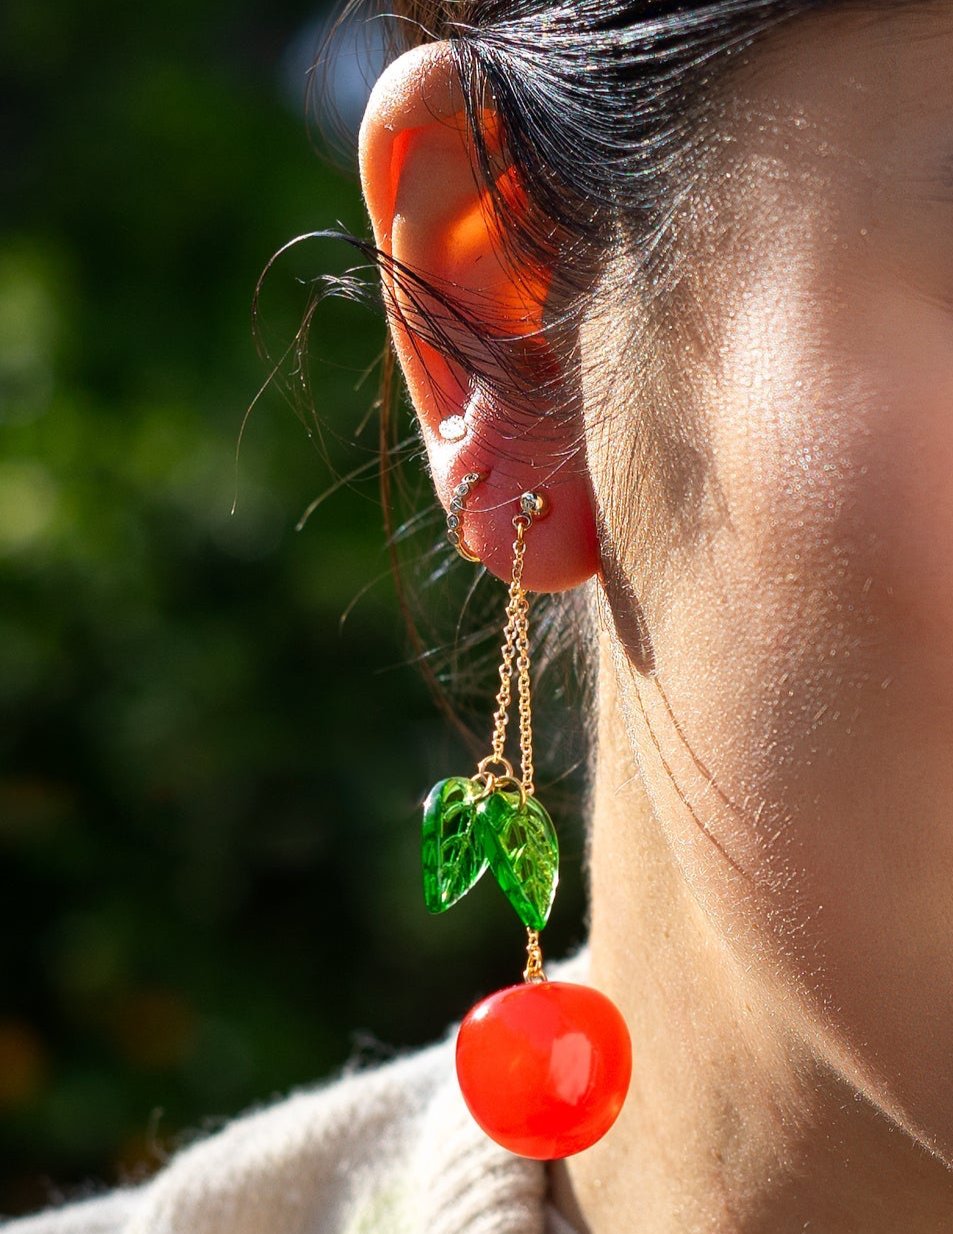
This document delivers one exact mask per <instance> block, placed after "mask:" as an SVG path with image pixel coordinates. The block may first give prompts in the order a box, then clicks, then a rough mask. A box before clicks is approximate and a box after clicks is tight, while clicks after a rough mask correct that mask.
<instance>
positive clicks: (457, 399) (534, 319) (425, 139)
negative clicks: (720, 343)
mask: <svg viewBox="0 0 953 1234" xmlns="http://www.w3.org/2000/svg"><path fill="white" fill-rule="evenodd" d="M483 121H484V125H485V132H484V136H485V138H487V145H488V148H489V152H490V157H491V161H492V159H493V156H494V154H495V153H496V151H497V150H498V149H499V145H498V143H497V142H496V141H495V118H494V116H493V115H492V113H485V114H484V116H483ZM360 161H361V180H362V185H363V188H364V195H365V200H366V202H367V207H368V211H369V214H370V217H371V223H372V226H373V228H374V236H375V242H376V244H377V247H378V248H379V250H380V251H381V253H382V261H381V277H382V280H383V290H384V297H385V303H386V305H387V310H388V318H389V322H390V326H391V330H392V334H393V339H394V347H395V350H396V352H397V356H398V359H399V360H400V364H401V368H402V369H403V372H404V377H405V379H406V382H407V387H408V391H409V393H410V396H411V399H412V401H413V403H414V407H415V410H416V412H417V415H418V417H419V420H420V424H421V430H422V435H423V439H424V442H425V445H426V448H427V453H428V457H429V461H430V468H431V473H432V476H433V480H434V484H435V486H436V489H437V495H438V497H439V498H440V500H441V502H442V503H443V505H444V507H445V508H447V507H448V506H449V503H450V500H451V495H452V491H453V489H454V487H455V486H456V484H457V483H458V482H459V480H460V478H461V477H462V476H463V475H464V474H466V473H468V472H473V471H476V472H479V473H480V474H481V475H483V476H485V477H486V480H485V482H484V483H483V484H481V486H480V491H479V494H478V495H476V494H475V498H474V503H473V507H472V508H468V510H467V513H466V520H467V526H466V542H467V544H469V545H470V547H471V548H472V549H474V551H475V552H476V553H477V554H478V555H479V557H480V559H481V561H482V562H483V564H484V565H486V566H487V568H488V569H489V570H491V571H492V572H493V573H495V574H497V575H499V576H500V577H501V578H508V574H509V569H510V549H511V543H512V539H513V529H512V526H511V519H512V517H513V515H514V514H515V513H516V510H517V501H518V498H519V495H520V493H521V492H522V491H524V490H526V489H534V488H544V489H546V490H547V493H548V495H549V498H550V504H551V509H552V512H551V515H550V516H548V517H547V518H546V519H545V520H543V521H542V522H541V523H540V524H539V526H538V528H534V535H533V545H532V550H531V551H530V552H528V553H527V558H526V584H527V586H528V587H529V588H530V589H532V590H539V591H558V590H563V589H565V588H567V587H573V586H576V585H577V584H578V583H580V582H582V581H583V580H584V579H585V578H587V577H589V576H590V575H591V574H593V573H594V572H595V570H596V569H597V564H598V552H597V543H596V534H595V519H594V517H593V508H592V497H591V490H590V485H589V479H588V473H587V471H586V468H585V462H584V458H583V455H582V450H581V448H580V444H579V442H578V441H577V440H575V436H576V434H577V432H578V421H576V422H575V423H573V424H569V423H566V422H565V419H563V420H562V421H561V420H560V417H559V416H557V415H555V414H554V387H555V388H556V390H558V386H559V382H558V380H557V381H555V382H554V381H553V380H551V377H552V373H553V371H554V369H556V368H557V367H558V366H556V365H555V364H554V359H553V357H552V354H551V351H550V347H549V343H548V341H547V340H546V338H545V336H544V334H543V331H542V326H543V311H544V305H545V300H546V294H547V287H548V272H547V271H545V270H539V269H530V268H527V263H524V264H523V266H521V267H520V268H519V269H516V268H515V266H514V263H513V261H512V260H510V259H509V258H508V256H505V255H504V254H505V248H504V236H503V230H504V228H505V226H506V222H507V219H501V218H500V217H499V211H498V210H497V209H496V208H495V205H494V203H495V202H500V201H503V202H505V205H506V211H507V215H508V217H509V219H510V221H512V218H513V217H515V216H516V214H517V212H518V211H519V210H521V209H523V208H525V206H524V203H523V201H522V200H521V190H520V186H519V184H518V182H517V179H516V177H515V175H514V173H513V170H512V168H511V167H508V166H507V163H506V161H505V160H504V159H502V158H501V159H500V160H499V166H498V168H497V167H494V169H493V170H494V172H495V174H496V181H495V192H493V193H492V194H491V193H490V191H489V189H488V187H487V186H486V185H485V184H481V183H480V179H479V176H478V175H477V173H476V171H475V159H474V150H473V141H472V138H471V135H470V132H469V127H468V123H467V118H466V108H465V105H464V98H463V95H462V92H461V89H460V86H459V81H458V77H457V73H456V67H455V64H454V60H453V56H452V54H451V49H450V47H449V45H448V44H446V43H443V44H430V45H428V46H426V47H422V48H417V49H415V50H414V51H411V52H408V53H406V54H405V55H404V56H402V57H401V58H400V59H399V60H397V61H396V62H395V63H394V64H393V65H392V66H391V67H390V68H389V69H388V70H387V72H386V73H385V74H384V76H383V77H382V78H381V79H380V81H379V82H378V83H377V85H376V86H375V89H374V92H373V94H372V96H371V99H370V102H369V104H368V108H367V112H366V114H365V117H364V122H363V125H362V127H361V139H360ZM517 370H518V373H519V376H518V377H517V376H516V374H517ZM511 376H512V383H511V384H512V386H513V389H514V394H515V393H516V391H519V394H518V397H517V398H514V399H507V398H506V397H505V392H506V390H507V383H508V379H509V378H510V377H511ZM481 377H482V378H483V380H481ZM516 402H518V403H519V406H516V405H515V403H516ZM572 419H573V420H575V417H572ZM461 420H462V423H463V425H464V427H465V431H464V432H463V433H462V434H461V433H460V432H459V431H456V432H454V433H452V434H451V433H448V432H446V431H445V432H443V433H442V432H441V426H442V425H444V426H445V425H446V424H447V423H448V422H451V423H453V424H454V425H455V426H457V428H459V426H460V424H461Z"/></svg>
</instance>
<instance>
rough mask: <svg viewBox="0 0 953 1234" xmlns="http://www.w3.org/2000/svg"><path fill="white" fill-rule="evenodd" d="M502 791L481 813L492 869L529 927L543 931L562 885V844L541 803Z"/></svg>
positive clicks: (478, 816)
mask: <svg viewBox="0 0 953 1234" xmlns="http://www.w3.org/2000/svg"><path fill="white" fill-rule="evenodd" d="M519 802H520V799H519V794H518V793H507V792H503V791H500V790H498V791H497V792H495V793H491V794H490V796H489V797H486V798H485V799H484V800H483V801H481V802H479V804H478V805H477V807H476V827H477V830H478V832H479V837H480V842H481V844H482V845H483V849H484V851H485V853H486V856H487V860H488V861H489V864H490V869H491V870H492V871H493V873H494V874H495V875H496V880H497V882H498V883H499V884H500V887H501V888H502V889H503V893H504V894H505V896H506V898H507V899H508V900H509V902H510V903H511V904H512V905H513V908H514V909H515V910H516V915H517V916H518V917H519V919H520V921H522V923H523V925H525V926H528V927H529V928H530V929H531V930H541V929H542V928H543V926H544V925H545V924H546V922H547V920H548V919H549V910H550V909H551V908H552V906H553V897H554V896H555V894H556V884H557V882H558V881H559V841H558V840H557V839H556V831H555V829H554V827H553V822H552V819H551V818H550V817H549V814H548V813H547V811H546V809H545V807H544V806H542V805H541V804H540V803H539V802H538V801H537V800H536V798H535V797H527V799H526V804H525V805H524V806H522V808H521V807H520V803H519Z"/></svg>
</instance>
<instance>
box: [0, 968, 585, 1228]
mask: <svg viewBox="0 0 953 1234" xmlns="http://www.w3.org/2000/svg"><path fill="white" fill-rule="evenodd" d="M586 967H587V957H586V954H585V952H583V953H580V954H579V955H577V956H576V957H574V959H573V960H571V961H569V962H566V963H564V964H562V965H558V966H555V967H554V970H553V973H552V975H553V976H557V975H558V976H559V977H560V978H562V979H569V980H580V979H584V976H585V970H586ZM557 970H558V971H557ZM453 1047H454V1042H453V1035H452V1034H451V1035H450V1036H449V1037H448V1038H447V1039H446V1040H444V1041H443V1042H441V1043H440V1044H439V1045H436V1046H432V1047H430V1048H429V1049H427V1050H423V1051H421V1052H419V1053H417V1054H413V1055H409V1056H407V1057H404V1058H400V1059H398V1060H396V1061H394V1062H391V1063H388V1064H386V1065H384V1066H381V1067H377V1068H374V1069H373V1070H368V1071H363V1072H356V1073H351V1074H345V1075H344V1076H342V1077H340V1078H338V1079H337V1080H336V1081H335V1082H333V1083H331V1084H328V1085H324V1086H322V1087H319V1088H316V1089H309V1090H307V1091H303V1092H299V1093H296V1094H294V1095H293V1096H291V1097H289V1098H286V1099H285V1100H284V1101H281V1102H280V1103H278V1104H277V1105H274V1106H272V1107H270V1108H268V1109H264V1110H262V1111H259V1112H257V1113H253V1114H250V1115H246V1116H244V1117H242V1118H240V1119H237V1120H236V1121H235V1122H233V1123H230V1124H229V1125H228V1126H226V1127H225V1128H224V1129H223V1130H221V1131H219V1132H217V1133H216V1134H214V1135H212V1136H209V1137H208V1138H207V1139H203V1140H200V1141H198V1142H197V1143H195V1144H193V1145H192V1146H191V1147H189V1148H187V1149H185V1150H184V1151H182V1152H180V1153H179V1154H178V1155H176V1156H175V1157H173V1158H172V1160H171V1161H170V1162H169V1164H168V1165H166V1166H165V1168H164V1169H163V1170H162V1171H161V1172H160V1173H159V1174H157V1175H156V1176H155V1178H153V1179H152V1180H151V1181H150V1182H148V1183H147V1184H145V1185H143V1186H140V1187H136V1188H128V1189H120V1190H118V1191H113V1192H110V1193H108V1194H107V1195H104V1196H102V1197H99V1198H96V1199H91V1200H86V1201H83V1202H81V1203H79V1204H72V1205H67V1206H65V1207H62V1208H58V1209H52V1210H49V1211H47V1212H44V1213H40V1214H39V1215H37V1216H35V1217H28V1218H24V1219H20V1220H16V1221H12V1222H8V1223H6V1224H4V1225H2V1226H0V1229H2V1230H3V1234H464V1232H466V1234H557V1231H558V1232H559V1234H563V1232H564V1231H565V1230H567V1227H565V1225H564V1223H562V1219H561V1218H559V1217H558V1215H557V1214H555V1213H554V1212H552V1210H549V1209H548V1205H547V1204H546V1190H547V1175H546V1167H545V1165H544V1164H542V1163H541V1162H538V1161H530V1160H527V1159H525V1158H523V1157H515V1156H513V1155H512V1154H511V1153H508V1152H507V1151H506V1150H505V1149H502V1148H500V1147H499V1146H498V1145H497V1144H495V1143H494V1142H493V1141H492V1140H489V1139H488V1138H487V1137H486V1136H485V1135H484V1133H483V1132H482V1131H481V1130H480V1128H479V1127H478V1126H477V1125H476V1123H474V1121H473V1119H472V1118H471V1116H470V1114H469V1112H468V1111H467V1109H466V1106H465V1105H464V1103H463V1099H462V1097H461V1096H460V1090H459V1088H458V1085H457V1080H456V1074H455V1070H454V1064H453ZM568 1234H571V1231H569V1232H568Z"/></svg>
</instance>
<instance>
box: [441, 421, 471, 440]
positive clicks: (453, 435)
mask: <svg viewBox="0 0 953 1234" xmlns="http://www.w3.org/2000/svg"><path fill="white" fill-rule="evenodd" d="M437 432H438V433H439V434H440V436H441V437H442V438H443V439H444V441H462V440H463V438H464V437H466V435H467V425H466V421H465V420H464V418H463V416H444V418H443V419H442V420H441V421H440V423H439V424H438V425H437Z"/></svg>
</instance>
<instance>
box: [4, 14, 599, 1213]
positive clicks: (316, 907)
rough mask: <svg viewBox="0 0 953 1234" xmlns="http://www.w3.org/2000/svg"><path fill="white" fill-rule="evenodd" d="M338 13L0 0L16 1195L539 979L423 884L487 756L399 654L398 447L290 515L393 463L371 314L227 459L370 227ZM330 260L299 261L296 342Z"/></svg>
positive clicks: (493, 922)
mask: <svg viewBox="0 0 953 1234" xmlns="http://www.w3.org/2000/svg"><path fill="white" fill-rule="evenodd" d="M321 17H322V14H321V13H320V12H316V11H315V9H314V7H313V6H310V5H306V4H304V3H300V2H297V0H269V2H268V3H265V2H264V0H238V2H237V3H236V2H235V0H231V3H229V4H225V3H222V2H221V0H188V3H185V2H184V0H165V3H163V4H161V5H156V6H140V5H130V4H128V3H124V4H119V3H116V2H115V0H88V2H87V3H85V4H79V3H77V0H44V3H42V4H36V3H35V0H6V3H5V4H4V5H3V7H2V10H0V80H2V95H0V99H2V102H0V108H2V112H0V122H2V131H3V147H4V151H5V157H4V170H3V181H4V191H3V195H2V204H0V209H2V227H3V230H2V235H0V877H2V884H0V888H2V889H0V1212H6V1213H13V1212H17V1211H21V1210H26V1209H29V1208H32V1207H35V1206H38V1205H40V1204H43V1203H45V1202H47V1201H48V1200H49V1199H52V1198H55V1197H56V1196H58V1195H59V1194H61V1193H65V1194H74V1193H75V1192H76V1190H77V1188H82V1187H83V1186H84V1185H85V1186H99V1185H108V1184H111V1183H114V1182H115V1181H116V1180H117V1179H121V1178H134V1177H137V1176H139V1175H141V1174H143V1173H145V1172H148V1171H149V1170H150V1169H152V1168H154V1167H155V1166H156V1165H157V1164H158V1163H159V1161H160V1160H161V1158H162V1156H163V1155H164V1154H165V1153H167V1152H168V1151H170V1150H171V1149H173V1148H174V1146H175V1144H176V1143H177V1142H178V1140H179V1138H180V1137H181V1136H182V1135H183V1134H189V1133H192V1132H194V1131H195V1130H197V1129H202V1128H205V1127H207V1126H209V1125H211V1124H210V1121H209V1120H216V1119H220V1118H225V1117H228V1116H231V1115H233V1114H235V1113H236V1112H238V1111H240V1110H241V1109H243V1108H245V1107H247V1106H248V1105H250V1104H253V1103H256V1102H261V1101H264V1100H269V1099H271V1098H272V1097H273V1096H274V1095H276V1094H279V1093H281V1092H283V1091H286V1090H287V1089H288V1088H290V1087H292V1086H295V1085H300V1084H304V1083H308V1082H312V1081H314V1080H315V1079H318V1078H320V1077H322V1076H324V1075H326V1074H330V1073H333V1071H334V1070H335V1069H336V1068H338V1067H340V1066H341V1065H342V1064H343V1063H344V1062H345V1061H346V1060H348V1059H353V1058H354V1057H355V1054H369V1055H371V1056H378V1055H385V1054H386V1053H387V1051H388V1050H390V1049H394V1048H402V1047H404V1046H409V1045H413V1044H415V1043H419V1042H422V1041H425V1040H427V1039H428V1038H431V1037H433V1036H434V1035H436V1034H437V1033H439V1032H440V1031H441V1030H442V1028H443V1026H444V1024H445V1023H446V1022H447V1021H448V1020H449V1019H450V1018H451V1017H453V1016H456V1015H459V1014H460V1013H461V1012H462V1011H463V1010H464V1009H465V1007H466V1005H467V1003H468V1001H469V999H470V997H471V996H473V995H474V994H476V993H477V992H479V991H480V990H482V989H485V988H487V987H488V986H490V985H492V984H495V983H498V982H500V981H503V980H507V979H512V978H513V977H514V976H515V973H516V971H517V969H516V966H517V964H518V963H519V959H520V956H519V947H520V936H519V932H518V929H517V928H515V926H514V922H513V920H512V918H511V917H510V916H509V915H508V913H507V911H506V910H505V909H504V908H502V907H501V906H500V903H499V902H498V901H497V900H494V899H493V898H492V896H490V895H484V896H482V897H481V896H479V895H476V894H475V895H474V897H471V898H472V899H473V900H474V903H473V904H472V905H471V904H467V905H462V906H460V908H458V909H457V910H456V912H455V914H453V915H450V916H448V917H447V918H441V919H439V920H434V919H431V918H428V917H427V916H426V914H425V913H424V911H423V907H422V901H421V896H420V887H419V872H418V853H417V808H418V803H419V801H420V798H421V796H422V794H423V792H424V791H425V790H426V788H427V787H428V786H429V783H430V782H431V781H432V780H433V779H435V778H437V777H438V776H440V775H445V774H449V773H450V772H452V771H456V770H459V771H462V772H464V773H465V772H466V771H467V769H468V767H469V763H468V761H467V758H466V756H465V755H463V754H462V751H461V747H459V746H455V745H454V744H453V741H452V740H451V738H450V737H449V736H448V735H447V726H446V725H445V723H444V721H443V720H442V719H441V717H440V716H439V714H438V713H437V711H436V709H435V707H434V705H433V703H432V700H431V699H430V698H429V696H428V694H427V691H426V690H425V688H424V685H423V683H422V680H421V678H420V675H419V674H418V672H417V671H416V670H415V668H414V667H413V666H412V665H410V664H409V663H408V659H409V657H408V644H407V640H406V638H405V635H404V632H403V627H402V623H401V620H400V618H399V615H398V609H397V605H396V602H395V599H394V594H393V588H392V585H391V583H390V580H389V576H388V569H387V556H386V552H385V543H384V534H383V531H382V526H381V521H382V520H381V511H380V507H379V504H378V501H377V495H376V487H375V482H374V478H373V472H372V470H371V471H369V472H368V474H367V475H366V476H365V477H359V478H358V479H356V480H355V481H354V482H352V483H349V484H347V485H342V486H340V487H339V488H337V489H336V490H335V491H334V492H333V494H332V495H331V496H329V497H328V499H327V500H326V501H325V502H323V504H322V505H321V506H320V507H319V509H318V510H317V511H316V512H315V514H314V516H313V517H312V518H311V519H310V521H309V522H308V523H307V524H306V526H305V528H304V530H303V531H302V532H301V533H300V534H298V533H296V532H295V524H296V523H297V521H298V519H299V517H300V516H301V514H302V512H303V511H304V510H305V509H306V507H307V506H308V504H309V503H310V502H311V500H312V499H313V498H314V497H315V496H317V495H320V494H321V493H322V492H324V491H326V490H327V489H328V488H329V486H332V485H334V483H335V479H336V477H337V476H338V475H340V474H343V473H346V472H350V471H351V470H352V469H354V468H359V467H360V466H361V465H362V464H365V463H366V464H369V465H372V462H373V448H374V444H375V440H374V438H375V434H374V428H373V424H371V425H370V426H368V427H367V428H366V429H365V431H364V432H363V433H362V434H357V435H355V433H356V430H357V429H358V427H359V426H360V425H361V424H362V422H363V421H365V419H366V412H367V409H368V406H369V405H370V403H371V402H372V399H373V376H371V377H370V378H368V379H365V380H363V381H362V375H363V374H365V370H366V369H367V367H368V366H369V365H370V364H371V363H372V361H373V360H374V357H375V355H376V354H377V353H378V352H379V349H380V341H381V323H380V321H379V319H378V318H376V317H375V316H374V315H373V314H371V313H369V312H368V311H367V310H365V309H362V308H359V307H357V306H355V305H349V304H339V303H337V302H335V303H332V304H331V305H328V306H325V307H324V308H323V309H322V310H321V312H320V314H319V316H318V318H317V324H316V329H315V340H314V350H313V363H312V370H313V372H312V376H313V381H314V403H315V409H316V412H317V415H318V418H319V420H320V422H321V425H322V426H323V427H322V431H321V433H320V434H313V433H309V432H308V431H306V428H305V427H303V426H302V423H301V422H300V421H299V420H298V419H296V418H295V415H294V414H292V412H291V411H290V410H289V409H288V406H287V405H286V403H285V402H284V401H283V399H282V398H281V396H280V392H279V387H278V385H277V384H276V385H275V386H274V387H273V388H271V389H269V390H268V391H266V393H265V395H264V397H263V398H262V400H261V401H260V402H259V404H258V405H257V406H256V409H255V411H254V414H253V415H252V417H251V418H250V420H249V423H248V427H247V430H246V433H245V436H244V441H243V446H242V451H241V456H240V460H239V463H238V467H237V469H236V467H235V462H234V459H235V451H236V444H237V441H238V436H239V431H240V428H241V425H242V420H243V417H244V413H245V411H246V408H247V407H248V405H249V403H250V402H251V400H252V398H253V397H254V395H255V392H256V390H257V389H258V387H259V385H260V384H261V383H262V381H263V380H264V379H265V377H266V376H267V373H268V367H267V365H266V364H264V363H263V362H262V360H261V359H260V358H259V357H258V355H257V354H256V350H255V346H254V343H253V341H252V333H251V327H250V306H251V301H252V295H253V291H254V286H255V282H256V279H257V277H258V274H259V273H260V271H261V270H262V268H263V267H264V265H265V263H266V261H267V260H268V258H269V256H270V255H271V254H272V253H273V252H274V251H275V250H276V249H278V248H279V247H280V246H281V245H282V244H283V243H284V242H285V241H287V240H288V239H289V238H290V237H292V236H294V235H296V234H299V233H301V232H305V231H308V230H310V229H313V228H317V227H328V226H334V225H335V224H336V223H337V222H338V221H340V222H341V223H342V224H343V225H344V226H345V227H348V228H352V229H356V230H357V231H359V232H363V230H364V217H363V211H362V208H361V206H360V203H359V199H358V194H357V189H356V184H355V182H354V178H353V176H352V175H350V174H348V173H347V172H346V171H343V172H342V171H340V170H335V169H334V168H333V167H332V166H331V165H329V164H328V163H327V162H326V161H322V160H321V159H320V158H318V157H316V155H315V153H314V151H313V150H312V148H311V145H310V143H309V135H308V126H307V124H306V121H305V108H304V102H303V92H304V91H303V87H304V80H303V77H304V68H305V66H306V58H303V57H302V54H301V51H302V48H303V47H306V46H308V45H310V43H311V42H313V34H314V32H315V30H316V29H317V26H318V25H319V24H320V19H321ZM342 249H343V246H336V245H334V244H332V243H329V242H315V243H313V244H311V245H310V246H304V248H302V250H301V252H300V253H299V254H292V255H290V256H289V257H288V259H282V261H280V262H279V263H278V264H277V265H276V267H275V270H274V272H273V273H272V275H271V276H270V277H269V279H268V281H267V283H266V286H265V292H264V298H263V311H264V314H265V318H266V330H267V334H268V337H269V339H270V340H271V342H272V344H273V345H275V346H277V348H278V349H279V350H280V349H281V347H282V346H283V345H284V344H286V343H287V342H288V341H290V339H291V336H292V335H293V333H294V329H295V327H296V324H297V322H298V321H299V320H300V317H301V314H302V312H303V310H304V306H305V303H306V293H307V287H306V286H302V280H304V281H305V282H306V281H307V280H308V279H310V278H312V277H314V276H315V275H317V274H318V273H319V272H321V271H327V270H340V269H342V268H343V267H344V265H345V264H346V263H347V261H348V259H349V254H348V253H347V252H345V251H340V250H342ZM236 487H237V492H238V505H237V513H236V514H234V515H232V514H231V513H230V511H231V507H232V502H233V497H234V495H235V491H236ZM434 527H435V530H434V536H433V538H436V535H437V533H438V532H439V523H436V524H435V525H434ZM344 614H346V615H347V616H346V620H344V621H342V616H343V615H344ZM558 821H559V820H558V819H557V822H558ZM566 848H567V851H568V854H569V860H568V875H569V890H568V892H563V893H561V899H560V900H557V909H559V905H560V903H562V905H563V907H562V910H561V913H560V912H559V911H557V917H560V918H561V922H562V924H560V921H557V922H556V923H555V924H554V926H553V938H554V939H555V940H556V943H557V944H558V943H559V942H560V940H561V941H563V942H565V941H568V940H571V939H573V938H575V937H578V936H579V933H580V931H581V924H580V921H579V918H578V913H579V898H578V886H577V885H575V884H574V879H573V875H574V874H575V873H577V867H578V864H579V863H578V842H577V843H576V847H575V848H573V843H572V842H571V841H570V842H569V843H568V844H567V845H566ZM564 868H565V867H564ZM565 882H566V879H565V877H564V886H565ZM575 883H578V879H576V880H575ZM560 931H562V933H560Z"/></svg>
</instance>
